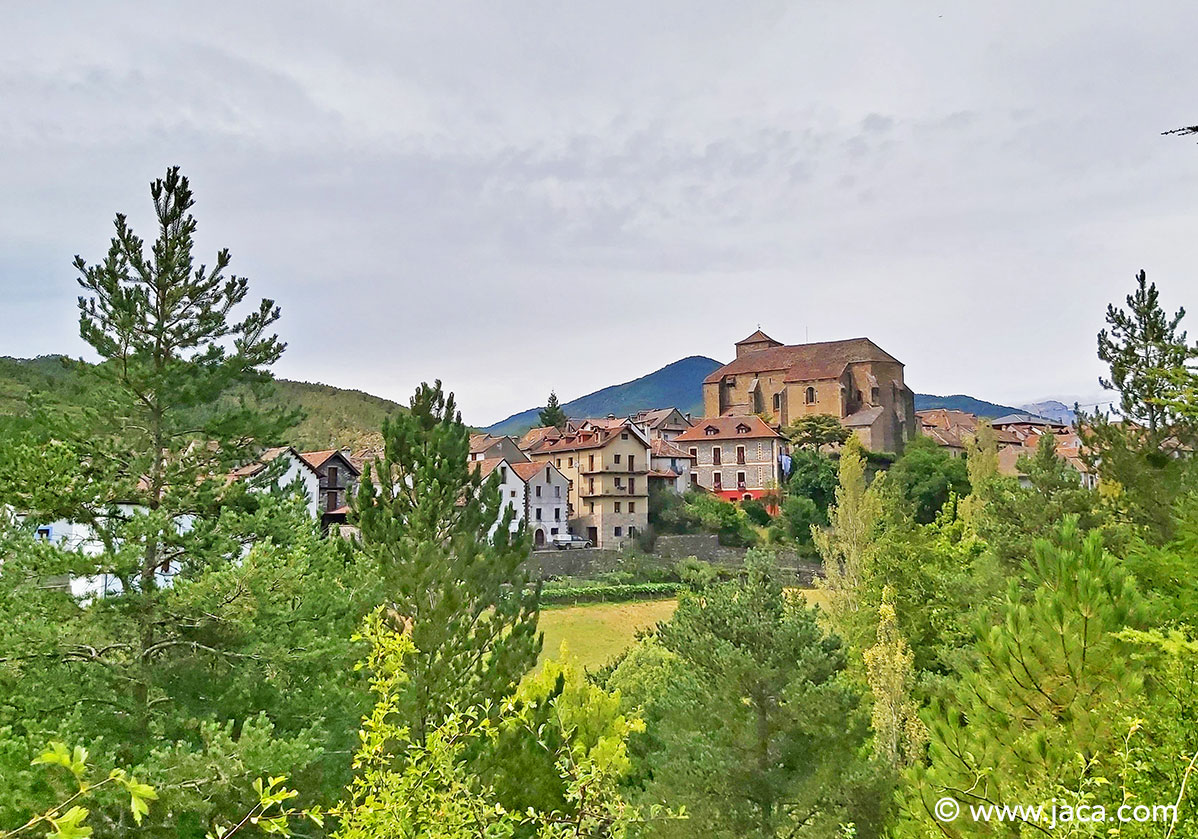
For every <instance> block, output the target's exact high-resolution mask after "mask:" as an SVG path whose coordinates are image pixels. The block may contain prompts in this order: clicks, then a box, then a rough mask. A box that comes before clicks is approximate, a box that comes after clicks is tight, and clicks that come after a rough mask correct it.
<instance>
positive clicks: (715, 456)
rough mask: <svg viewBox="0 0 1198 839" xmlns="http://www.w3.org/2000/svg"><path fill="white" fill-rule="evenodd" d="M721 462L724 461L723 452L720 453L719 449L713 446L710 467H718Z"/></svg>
mask: <svg viewBox="0 0 1198 839" xmlns="http://www.w3.org/2000/svg"><path fill="white" fill-rule="evenodd" d="M723 460H724V458H723V452H721V451H720V447H719V446H715V447H713V448H712V450H711V463H712V465H713V466H719V465H720V464H721V463H723Z"/></svg>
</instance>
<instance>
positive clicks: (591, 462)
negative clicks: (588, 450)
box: [587, 454, 595, 469]
mask: <svg viewBox="0 0 1198 839" xmlns="http://www.w3.org/2000/svg"><path fill="white" fill-rule="evenodd" d="M594 468H595V456H594V455H593V454H589V455H587V469H594Z"/></svg>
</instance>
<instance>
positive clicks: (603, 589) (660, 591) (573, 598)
mask: <svg viewBox="0 0 1198 839" xmlns="http://www.w3.org/2000/svg"><path fill="white" fill-rule="evenodd" d="M682 587H683V585H682V583H615V584H610V585H597V586H553V587H550V586H546V587H545V588H544V589H542V591H541V603H543V604H552V603H602V602H610V601H619V600H652V599H654V598H658V597H670V596H671V595H674V594H677V593H678V590H679V589H680V588H682Z"/></svg>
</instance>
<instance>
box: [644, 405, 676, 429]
mask: <svg viewBox="0 0 1198 839" xmlns="http://www.w3.org/2000/svg"><path fill="white" fill-rule="evenodd" d="M677 410H678V409H677V408H655V409H653V410H652V411H638V412H637V413H635V414H633V416H632V419H633V420H635V421H636V422H639V423H644V424H645V425H647V426H649V427H650V428H657V426H659V425H661V424H662V423H663V422H665V421H666V420H668V419H669V418H670V417H671V416H672V415H673V413H674V412H675V411H677ZM679 416H682V413H681V412H679ZM682 418H683V420H684V421H685V419H686V417H682Z"/></svg>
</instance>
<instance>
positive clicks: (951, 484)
mask: <svg viewBox="0 0 1198 839" xmlns="http://www.w3.org/2000/svg"><path fill="white" fill-rule="evenodd" d="M886 474H887V478H886V480H887V482H888V483H889V484H890V486H891V487H892V488H894V489H897V491H898V492H900V493H901V494H902V496H903V498H905V499H906V500H907V502H908V503H909V504H910V505H911V506H912V508H913V510H914V515H915V520H916V521H918V522H921V523H923V524H927V523H929V522H931V521H932V520H934V519H935V518H936V515H937V513H939V512H940V508H941V507H943V506H944V505H945V503H947V501H948V499H949V497H950V496H951V495H956V496H965V495H968V494H969V473H968V468H967V466H966V464H965V461H964V460H963V459H959V458H955V457H951V456H950V455H949V454H948V453H947V452H945V451H944V449H942V448H940V447H939V446H937V445H936V443H935V442H934V441H933V440H932V439H931V438H929V437H916V438H915V439H913V440H911V441H910V442H909V443H907V446H906V448H905V449H904V450H903V454H902V457H900V458H899V459H898V460H897V461H895V463H894V465H893V466H892V467H890V469H889V470H888V471H887V473H886Z"/></svg>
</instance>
